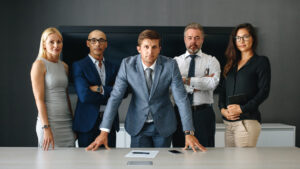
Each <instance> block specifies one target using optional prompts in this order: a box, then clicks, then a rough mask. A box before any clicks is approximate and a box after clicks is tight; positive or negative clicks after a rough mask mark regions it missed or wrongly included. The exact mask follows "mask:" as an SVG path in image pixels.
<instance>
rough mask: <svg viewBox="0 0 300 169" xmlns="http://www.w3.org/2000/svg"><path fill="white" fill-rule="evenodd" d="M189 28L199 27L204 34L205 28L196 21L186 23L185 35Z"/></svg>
mask: <svg viewBox="0 0 300 169" xmlns="http://www.w3.org/2000/svg"><path fill="white" fill-rule="evenodd" d="M189 29H198V30H200V31H201V32H202V34H203V35H204V29H203V27H202V26H201V25H200V24H199V23H195V22H192V23H190V24H188V25H186V27H185V28H184V33H183V36H185V32H186V31H187V30H189Z"/></svg>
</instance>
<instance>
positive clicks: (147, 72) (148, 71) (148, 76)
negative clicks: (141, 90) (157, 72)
mask: <svg viewBox="0 0 300 169" xmlns="http://www.w3.org/2000/svg"><path fill="white" fill-rule="evenodd" d="M145 75H146V82H147V88H148V92H149V93H150V91H151V86H152V69H151V68H147V69H146V70H145Z"/></svg>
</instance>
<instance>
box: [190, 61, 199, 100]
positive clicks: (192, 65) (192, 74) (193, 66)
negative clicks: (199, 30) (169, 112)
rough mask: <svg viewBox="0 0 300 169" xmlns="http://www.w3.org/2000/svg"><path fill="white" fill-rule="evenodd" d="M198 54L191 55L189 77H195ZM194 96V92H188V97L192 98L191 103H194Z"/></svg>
mask: <svg viewBox="0 0 300 169" xmlns="http://www.w3.org/2000/svg"><path fill="white" fill-rule="evenodd" d="M196 56H197V55H190V57H191V62H190V67H189V73H188V77H189V78H190V77H195V57H196ZM193 96H194V93H188V97H189V100H190V103H191V105H193Z"/></svg>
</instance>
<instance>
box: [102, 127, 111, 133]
mask: <svg viewBox="0 0 300 169" xmlns="http://www.w3.org/2000/svg"><path fill="white" fill-rule="evenodd" d="M100 130H101V131H105V132H108V133H109V132H110V130H109V129H107V128H100Z"/></svg>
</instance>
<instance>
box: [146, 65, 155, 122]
mask: <svg viewBox="0 0 300 169" xmlns="http://www.w3.org/2000/svg"><path fill="white" fill-rule="evenodd" d="M145 76H146V83H147V88H148V92H149V94H150V91H151V86H152V69H151V68H147V69H146V70H145ZM152 120H153V117H152V113H151V111H149V112H148V116H147V121H149V122H150V121H152Z"/></svg>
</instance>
